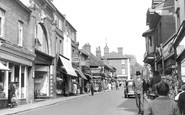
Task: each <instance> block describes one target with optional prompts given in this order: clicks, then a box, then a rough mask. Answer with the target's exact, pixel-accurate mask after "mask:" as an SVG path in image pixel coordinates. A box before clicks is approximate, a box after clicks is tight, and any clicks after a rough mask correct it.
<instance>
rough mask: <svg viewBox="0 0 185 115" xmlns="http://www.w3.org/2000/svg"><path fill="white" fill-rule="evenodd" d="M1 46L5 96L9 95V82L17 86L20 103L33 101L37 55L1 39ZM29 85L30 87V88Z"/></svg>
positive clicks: (2, 79)
mask: <svg viewBox="0 0 185 115" xmlns="http://www.w3.org/2000/svg"><path fill="white" fill-rule="evenodd" d="M1 43H2V45H1V47H0V62H1V63H0V82H1V86H2V87H3V92H4V93H5V97H4V98H7V99H8V97H9V84H10V83H13V84H14V86H15V89H16V90H15V95H16V98H17V102H18V104H25V103H29V102H32V101H33V95H30V94H33V92H32V91H33V90H32V89H31V85H32V83H33V82H32V81H33V79H32V75H33V73H32V69H33V68H32V67H33V60H34V59H35V55H34V54H33V52H31V51H29V50H26V49H23V48H21V47H18V46H16V45H12V44H10V43H8V42H6V41H1ZM28 87H30V89H29V90H28Z"/></svg>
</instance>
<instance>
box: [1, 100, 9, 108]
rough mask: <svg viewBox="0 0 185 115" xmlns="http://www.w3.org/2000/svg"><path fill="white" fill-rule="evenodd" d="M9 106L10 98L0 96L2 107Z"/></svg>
mask: <svg viewBox="0 0 185 115" xmlns="http://www.w3.org/2000/svg"><path fill="white" fill-rule="evenodd" d="M7 107H8V99H7V98H0V109H3V108H7Z"/></svg>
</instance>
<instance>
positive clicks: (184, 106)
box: [177, 84, 185, 115]
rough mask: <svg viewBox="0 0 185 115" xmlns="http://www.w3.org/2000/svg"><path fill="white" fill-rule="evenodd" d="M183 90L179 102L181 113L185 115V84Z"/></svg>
mask: <svg viewBox="0 0 185 115" xmlns="http://www.w3.org/2000/svg"><path fill="white" fill-rule="evenodd" d="M181 89H182V93H180V95H179V99H178V101H177V102H178V107H179V110H180V113H181V114H182V115H185V84H184V85H182V87H181Z"/></svg>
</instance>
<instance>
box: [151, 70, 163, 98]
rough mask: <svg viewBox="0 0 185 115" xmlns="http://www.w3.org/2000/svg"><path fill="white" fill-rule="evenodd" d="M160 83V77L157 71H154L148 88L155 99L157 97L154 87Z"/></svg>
mask: <svg viewBox="0 0 185 115" xmlns="http://www.w3.org/2000/svg"><path fill="white" fill-rule="evenodd" d="M160 81H161V76H160V73H159V71H154V76H153V77H152V78H151V80H150V87H151V89H152V93H153V94H154V95H155V97H157V94H156V88H155V85H156V84H157V83H159V82H160Z"/></svg>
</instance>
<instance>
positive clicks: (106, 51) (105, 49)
mask: <svg viewBox="0 0 185 115" xmlns="http://www.w3.org/2000/svg"><path fill="white" fill-rule="evenodd" d="M107 54H109V47H108V46H107V43H106V44H105V47H104V55H107Z"/></svg>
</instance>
